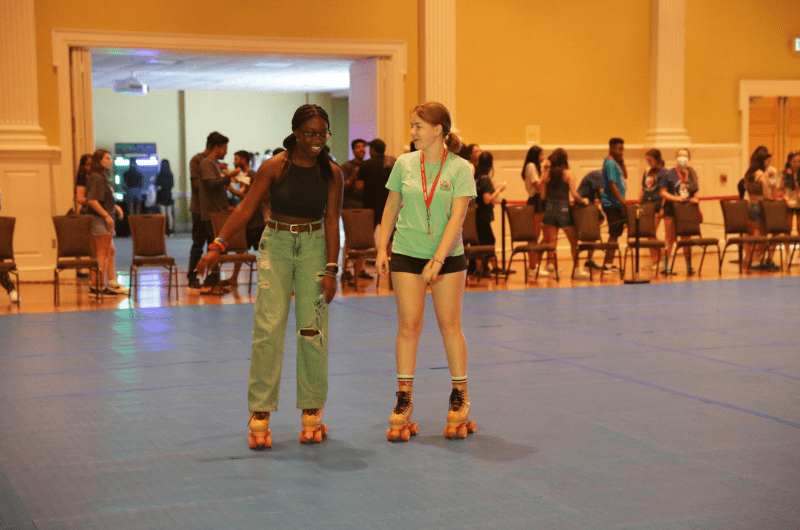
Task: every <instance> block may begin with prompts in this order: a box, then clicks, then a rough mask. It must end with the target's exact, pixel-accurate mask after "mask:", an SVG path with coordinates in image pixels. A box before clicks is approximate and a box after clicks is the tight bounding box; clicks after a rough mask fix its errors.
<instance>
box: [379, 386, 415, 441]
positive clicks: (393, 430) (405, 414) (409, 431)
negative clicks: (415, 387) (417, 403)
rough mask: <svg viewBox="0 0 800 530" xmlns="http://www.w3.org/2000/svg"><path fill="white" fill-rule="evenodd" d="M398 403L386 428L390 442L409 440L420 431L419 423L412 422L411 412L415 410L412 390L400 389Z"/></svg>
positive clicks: (397, 394)
mask: <svg viewBox="0 0 800 530" xmlns="http://www.w3.org/2000/svg"><path fill="white" fill-rule="evenodd" d="M395 395H396V396H397V405H396V406H395V407H394V410H393V411H392V415H391V417H390V418H389V424H390V425H391V427H389V428H388V429H387V430H386V439H387V440H389V441H390V442H407V441H408V440H409V439H410V438H411V436H412V435H416V434H417V433H418V432H419V425H417V424H416V423H411V413H412V412H414V396H413V395H412V394H411V392H410V391H406V390H398V391H397V393H396V394H395Z"/></svg>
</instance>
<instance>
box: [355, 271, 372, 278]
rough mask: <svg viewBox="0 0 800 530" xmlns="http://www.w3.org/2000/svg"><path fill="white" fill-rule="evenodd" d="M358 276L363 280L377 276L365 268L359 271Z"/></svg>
mask: <svg viewBox="0 0 800 530" xmlns="http://www.w3.org/2000/svg"><path fill="white" fill-rule="evenodd" d="M358 277H359V278H361V279H362V280H374V279H375V277H373V276H372V275H371V274H370V273H368V272H367V271H365V270H362V271H361V272H359V273H358Z"/></svg>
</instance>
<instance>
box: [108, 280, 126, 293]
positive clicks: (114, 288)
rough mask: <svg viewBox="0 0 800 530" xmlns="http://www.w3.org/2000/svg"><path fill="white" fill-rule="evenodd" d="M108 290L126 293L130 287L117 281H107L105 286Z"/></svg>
mask: <svg viewBox="0 0 800 530" xmlns="http://www.w3.org/2000/svg"><path fill="white" fill-rule="evenodd" d="M106 288H107V289H108V290H109V291H112V292H114V293H115V294H128V292H129V291H130V289H128V288H127V287H125V286H124V285H120V284H119V283H117V282H108V286H107V287H106Z"/></svg>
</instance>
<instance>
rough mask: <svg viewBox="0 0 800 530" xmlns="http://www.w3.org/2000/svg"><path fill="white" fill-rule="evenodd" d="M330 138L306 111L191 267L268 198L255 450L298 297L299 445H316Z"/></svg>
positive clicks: (329, 273) (274, 394)
mask: <svg viewBox="0 0 800 530" xmlns="http://www.w3.org/2000/svg"><path fill="white" fill-rule="evenodd" d="M329 138H330V121H329V119H328V114H327V113H326V112H325V110H324V109H322V107H318V106H317V105H303V106H301V107H299V108H298V109H297V111H295V113H294V116H293V117H292V134H290V135H289V136H288V137H286V139H285V140H284V141H283V145H284V146H285V147H286V149H288V151H286V152H284V153H281V154H279V155H277V156H273V157H272V158H270V159H269V160H267V161H266V162H264V163H263V164H261V166H260V167H259V168H258V173H257V175H256V178H255V179H254V180H253V182H252V183H251V188H250V190H249V191H248V192H247V194H246V195H245V198H244V200H243V201H242V204H240V205H239V207H238V208H236V210H234V211H233V213H232V214H231V216H230V218H228V221H227V222H226V223H225V226H223V227H222V230H220V232H219V235H218V237H217V238H216V239H215V240H214V241H213V242H212V243H211V245H209V249H208V252H207V253H206V255H205V256H203V258H202V259H201V260H200V262H199V263H198V265H197V268H198V271H199V272H202V271H204V270H207V269H211V268H213V267H214V264H215V262H216V261H217V260H218V259H219V254H220V252H224V251H225V249H226V246H227V242H226V240H227V239H228V238H230V236H231V234H233V233H236V231H237V230H240V229H242V228H243V227H244V226H245V225H246V223H247V222H248V220H249V219H250V218H252V216H253V214H254V213H255V211H256V210H257V207H258V205H259V204H260V203H261V202H262V201H263V200H264V199H266V198H267V194H269V197H270V207H271V211H270V218H269V219H268V220H267V227H266V228H265V229H264V234H263V236H262V237H261V242H260V244H259V251H258V295H257V298H256V304H255V312H254V319H253V345H252V350H251V355H250V382H249V387H248V396H247V401H248V408H249V409H250V421H249V423H248V426H249V432H248V436H249V442H250V448H251V449H263V448H265V447H271V446H272V435H271V432H270V429H269V420H270V414H271V413H272V412H274V411H277V410H278V394H279V390H280V382H281V367H282V362H283V351H284V348H283V341H284V337H285V336H286V325H287V320H288V317H289V308H290V305H291V301H292V293H294V307H295V316H296V320H297V408H299V409H302V411H303V412H302V414H301V419H300V421H301V424H302V426H303V430H302V431H301V432H300V441H301V442H303V443H312V442H320V441H322V439H323V438H324V436H325V435H326V434H327V426H325V425H323V424H322V415H323V408H324V407H325V403H326V399H327V395H328V340H329V336H328V311H329V304H330V303H331V300H333V297H334V296H335V295H336V274H337V272H338V266H337V265H336V263H335V262H334V263H331V261H335V260H336V259H337V257H338V256H339V216H340V213H341V208H342V190H343V187H344V181H343V178H342V172H341V169H339V166H338V165H336V164H335V163H334V162H332V161H331V160H330V159H329V158H328V156H327V154H325V151H324V150H323V149H322V146H323V145H324V144H325V142H326V141H327V140H328V139H329Z"/></svg>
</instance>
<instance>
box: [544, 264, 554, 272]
mask: <svg viewBox="0 0 800 530" xmlns="http://www.w3.org/2000/svg"><path fill="white" fill-rule="evenodd" d="M545 270H546V271H547V272H555V271H556V268H555V267H554V266H553V264H552V263H548V264H547V267H545Z"/></svg>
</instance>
